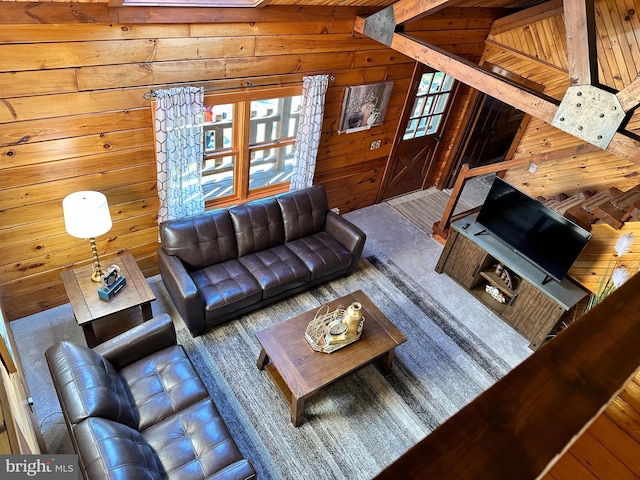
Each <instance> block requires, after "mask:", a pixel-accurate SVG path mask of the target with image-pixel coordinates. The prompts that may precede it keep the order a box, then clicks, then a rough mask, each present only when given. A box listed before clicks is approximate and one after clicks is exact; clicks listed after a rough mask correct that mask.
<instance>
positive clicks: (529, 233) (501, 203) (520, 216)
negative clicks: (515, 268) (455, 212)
mask: <svg viewBox="0 0 640 480" xmlns="http://www.w3.org/2000/svg"><path fill="white" fill-rule="evenodd" d="M476 222H477V223H478V224H480V227H481V228H482V230H480V232H479V233H483V230H485V231H486V232H488V233H489V234H491V235H493V236H494V237H496V238H497V239H498V240H500V241H501V242H503V243H504V244H505V245H507V246H508V247H509V248H511V249H512V250H513V251H515V252H516V253H518V254H520V255H522V256H523V257H525V258H526V259H527V260H529V261H530V262H532V263H533V264H535V265H537V266H538V267H539V268H540V269H541V270H542V271H543V272H544V273H545V274H546V275H547V277H550V278H545V279H544V280H543V283H546V282H547V281H549V280H550V279H554V280H556V281H558V282H560V281H562V279H563V278H564V277H565V276H566V275H567V272H568V271H569V269H570V268H571V266H572V265H573V263H574V262H575V261H576V259H577V258H578V256H579V255H580V253H581V252H582V250H583V249H584V247H585V246H586V244H587V242H588V241H589V239H590V238H591V233H590V232H588V231H587V230H585V229H584V228H582V227H580V226H579V225H576V224H575V223H573V222H572V221H571V220H569V219H567V218H565V217H563V216H562V215H560V214H559V213H558V212H556V211H555V210H553V209H551V208H549V207H546V206H545V205H543V204H542V203H540V202H539V201H537V200H535V199H533V198H531V197H529V196H528V195H526V194H525V193H523V192H521V191H520V190H518V189H517V188H515V187H513V186H512V185H510V184H509V183H507V182H505V181H504V180H502V179H501V178H499V177H496V179H495V181H494V182H493V185H492V186H491V189H490V190H489V194H488V195H487V198H486V200H485V202H484V204H483V205H482V207H480V211H479V212H478V217H477V219H476Z"/></svg>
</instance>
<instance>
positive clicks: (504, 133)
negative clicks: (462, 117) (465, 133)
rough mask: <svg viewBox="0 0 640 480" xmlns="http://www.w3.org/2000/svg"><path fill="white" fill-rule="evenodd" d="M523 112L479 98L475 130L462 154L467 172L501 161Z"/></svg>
mask: <svg viewBox="0 0 640 480" xmlns="http://www.w3.org/2000/svg"><path fill="white" fill-rule="evenodd" d="M524 115H525V114H524V112H523V111H521V110H518V109H517V108H513V107H512V106H511V105H508V104H506V103H504V102H501V101H500V100H498V99H496V98H493V97H489V96H487V95H484V94H482V95H481V97H480V108H479V109H478V115H477V118H476V122H475V127H474V129H473V131H472V133H471V136H470V137H469V141H468V142H467V145H466V148H465V149H464V152H463V154H462V161H461V164H464V163H468V164H469V167H470V168H474V167H481V166H484V165H490V164H492V163H498V162H501V161H503V160H504V158H505V156H506V155H507V152H508V151H509V147H511V143H512V142H513V139H514V138H515V135H516V133H517V131H518V128H519V127H520V123H522V120H523V119H524Z"/></svg>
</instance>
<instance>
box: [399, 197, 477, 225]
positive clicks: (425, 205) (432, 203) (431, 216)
mask: <svg viewBox="0 0 640 480" xmlns="http://www.w3.org/2000/svg"><path fill="white" fill-rule="evenodd" d="M403 198H407V199H408V200H407V201H401V202H397V201H389V202H388V203H389V205H391V206H392V207H393V208H394V209H396V210H397V211H398V212H399V213H401V214H402V215H403V216H404V217H406V218H407V220H409V221H410V222H411V223H413V224H414V225H415V226H416V227H418V228H419V229H420V230H422V231H423V232H425V233H426V234H427V235H429V236H431V235H432V234H433V224H434V223H435V222H437V221H439V220H440V218H441V217H442V212H444V209H445V208H446V206H447V202H448V201H449V194H448V193H447V192H445V191H441V190H431V191H428V192H427V191H423V192H418V193H416V194H415V195H409V196H407V197H403ZM470 208H471V206H470V205H467V204H466V203H465V202H463V201H462V200H458V204H457V205H456V208H455V210H454V214H458V213H461V212H464V211H466V210H469V209H470Z"/></svg>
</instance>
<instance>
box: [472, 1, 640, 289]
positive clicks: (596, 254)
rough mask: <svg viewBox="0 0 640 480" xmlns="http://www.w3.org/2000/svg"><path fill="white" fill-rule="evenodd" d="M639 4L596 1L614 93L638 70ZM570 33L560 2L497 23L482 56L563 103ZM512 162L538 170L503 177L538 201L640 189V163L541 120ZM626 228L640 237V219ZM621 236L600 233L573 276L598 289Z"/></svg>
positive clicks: (602, 70)
mask: <svg viewBox="0 0 640 480" xmlns="http://www.w3.org/2000/svg"><path fill="white" fill-rule="evenodd" d="M638 7H640V4H638V3H637V2H635V5H634V4H633V2H627V1H625V0H597V1H596V2H595V9H596V29H597V49H598V59H599V62H598V64H599V78H600V81H601V82H602V83H603V84H605V85H607V86H609V87H611V88H614V89H616V90H618V89H621V88H624V86H626V85H628V84H630V83H631V82H632V81H633V79H634V78H635V77H636V75H637V73H638V72H640V49H639V48H638V46H639V45H640V22H639V19H638V15H637V13H636V12H637V11H638ZM632 10H633V13H630V12H631V11H632ZM565 36H566V32H565V29H564V15H563V11H562V2H559V1H555V0H554V1H552V2H548V3H547V4H544V5H541V6H539V7H534V8H532V9H529V10H526V11H524V12H522V13H517V14H514V15H511V16H509V17H505V18H502V19H500V20H498V21H496V22H495V24H494V26H493V28H492V33H491V34H490V35H489V37H488V39H487V44H486V48H485V51H484V53H483V57H482V59H483V61H488V62H491V63H494V64H496V65H499V66H501V67H502V68H504V69H506V70H508V71H510V72H513V73H515V74H518V75H520V76H522V77H525V78H529V79H531V80H533V81H535V82H537V83H540V84H541V85H544V87H545V89H544V93H545V94H547V95H549V96H551V97H553V98H556V99H558V100H561V99H562V97H563V95H564V93H565V91H566V89H567V87H568V86H569V76H568V71H567V53H566V39H565ZM628 129H629V130H631V131H633V132H636V133H638V131H639V130H640V114H638V113H635V114H634V115H633V117H632V118H631V119H630V121H629V126H628ZM638 156H639V158H640V152H639V153H638ZM513 158H515V159H520V158H528V159H529V160H530V162H531V163H535V164H536V165H537V167H538V168H537V171H536V172H535V173H533V174H532V173H529V171H528V164H527V165H525V166H524V167H520V168H514V169H511V170H509V171H508V172H507V174H506V176H505V179H506V180H507V181H509V182H511V183H513V184H514V185H515V186H517V187H518V188H521V189H522V190H524V191H525V192H527V193H529V194H530V195H531V196H533V197H538V196H542V197H546V198H551V197H553V196H555V195H557V194H560V193H565V194H567V195H572V194H574V193H577V192H581V191H584V190H591V191H594V192H598V191H601V190H605V189H607V188H609V187H612V186H615V187H617V188H619V189H620V190H622V191H624V190H627V189H629V188H632V187H634V186H635V185H638V184H640V165H638V164H635V163H632V162H629V161H627V160H623V159H621V158H619V157H617V156H615V155H611V154H609V153H607V152H604V151H602V150H600V149H599V148H597V147H593V146H591V145H589V144H587V143H585V142H583V141H581V140H579V139H577V138H575V137H573V136H571V135H569V134H567V133H564V132H562V131H560V130H558V129H556V128H555V127H552V126H551V125H548V124H546V123H544V122H542V121H540V120H537V119H532V120H531V122H530V123H529V125H528V127H527V129H526V130H525V133H524V135H523V138H522V139H521V141H520V143H519V145H518V147H517V149H516V151H515V154H514V156H513ZM625 229H626V230H627V231H633V232H635V233H636V236H637V237H638V236H639V235H638V234H640V224H639V223H638V222H634V223H633V224H627V226H626V227H625ZM619 234H620V232H619V231H617V230H614V229H612V228H608V227H607V226H599V227H598V228H596V229H595V230H594V240H592V244H591V245H590V246H588V248H587V250H586V251H585V254H584V255H582V256H581V257H580V258H579V259H578V261H577V262H576V264H575V266H574V268H573V269H572V270H571V272H570V274H571V275H572V276H573V277H574V278H575V279H576V280H578V281H579V282H580V283H581V284H582V285H584V286H585V287H587V288H588V289H590V290H594V289H597V287H598V284H599V283H600V279H601V278H602V276H603V275H605V274H606V272H607V270H608V268H609V260H610V257H611V255H610V254H611V252H612V246H613V245H614V244H615V242H616V240H617V238H618V236H619ZM638 240H639V241H638V242H637V243H638V245H640V238H638ZM636 250H640V247H636Z"/></svg>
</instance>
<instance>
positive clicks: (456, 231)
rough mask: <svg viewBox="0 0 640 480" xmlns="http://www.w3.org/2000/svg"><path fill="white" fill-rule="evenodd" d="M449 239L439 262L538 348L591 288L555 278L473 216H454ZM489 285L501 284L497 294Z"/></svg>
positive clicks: (438, 264)
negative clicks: (508, 278) (487, 230)
mask: <svg viewBox="0 0 640 480" xmlns="http://www.w3.org/2000/svg"><path fill="white" fill-rule="evenodd" d="M451 227H452V229H451V232H450V234H449V237H448V238H447V243H446V245H445V247H444V250H443V251H442V254H441V255H440V259H439V260H438V263H437V265H436V271H437V272H438V273H443V272H444V273H446V274H447V275H449V276H450V277H451V278H453V279H454V280H456V281H457V282H458V283H459V284H460V285H462V286H463V287H464V288H466V289H467V290H468V291H469V292H470V293H471V294H472V295H474V296H475V297H476V298H478V299H479V300H480V301H481V302H482V303H484V304H485V305H486V306H487V307H489V308H491V309H492V310H493V311H494V312H495V313H496V314H497V315H498V316H500V318H502V319H503V320H504V321H505V322H507V323H508V324H509V325H511V326H512V327H513V328H515V329H516V330H517V331H518V332H520V334H522V335H523V336H524V337H525V338H527V339H528V340H529V341H530V342H531V343H530V347H531V348H532V349H533V350H535V349H536V348H538V347H539V346H540V345H542V344H543V343H544V342H545V340H547V338H548V336H549V334H550V333H551V332H552V331H553V330H554V329H555V327H556V325H557V324H558V323H559V322H560V321H561V320H562V318H563V317H564V315H566V314H567V312H568V311H569V310H571V309H572V308H573V307H574V306H575V305H576V304H577V303H578V302H579V301H580V300H582V299H583V298H584V297H586V296H587V292H586V291H585V290H583V289H582V288H581V287H580V286H579V285H577V284H576V283H574V282H572V281H571V280H570V279H568V278H565V279H564V280H563V281H562V282H557V281H555V280H549V279H548V277H547V275H546V274H545V272H543V271H542V270H540V268H538V267H537V266H536V265H535V264H533V263H531V262H530V261H528V260H527V259H525V258H524V257H522V256H521V255H519V254H518V253H516V252H514V251H512V250H511V249H509V247H507V246H506V245H504V244H503V243H502V242H500V241H499V240H498V239H496V238H494V237H493V236H491V235H489V234H487V233H485V232H484V231H483V230H482V228H481V227H480V226H479V225H478V224H476V223H475V217H473V216H469V217H466V218H463V219H461V220H458V221H456V222H454V223H453V224H452V225H451ZM498 264H501V265H502V266H503V267H504V268H506V269H507V271H508V272H509V274H510V276H511V283H512V285H511V288H509V286H508V285H507V284H506V282H505V281H504V280H503V279H502V278H500V276H499V275H497V274H496V272H495V268H496V265H498ZM487 285H488V286H489V287H490V288H489V289H491V287H494V288H495V289H497V293H494V295H495V297H503V298H504V303H502V302H501V301H499V300H497V299H496V298H495V297H494V296H492V295H491V294H490V293H489V292H488V291H487Z"/></svg>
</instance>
